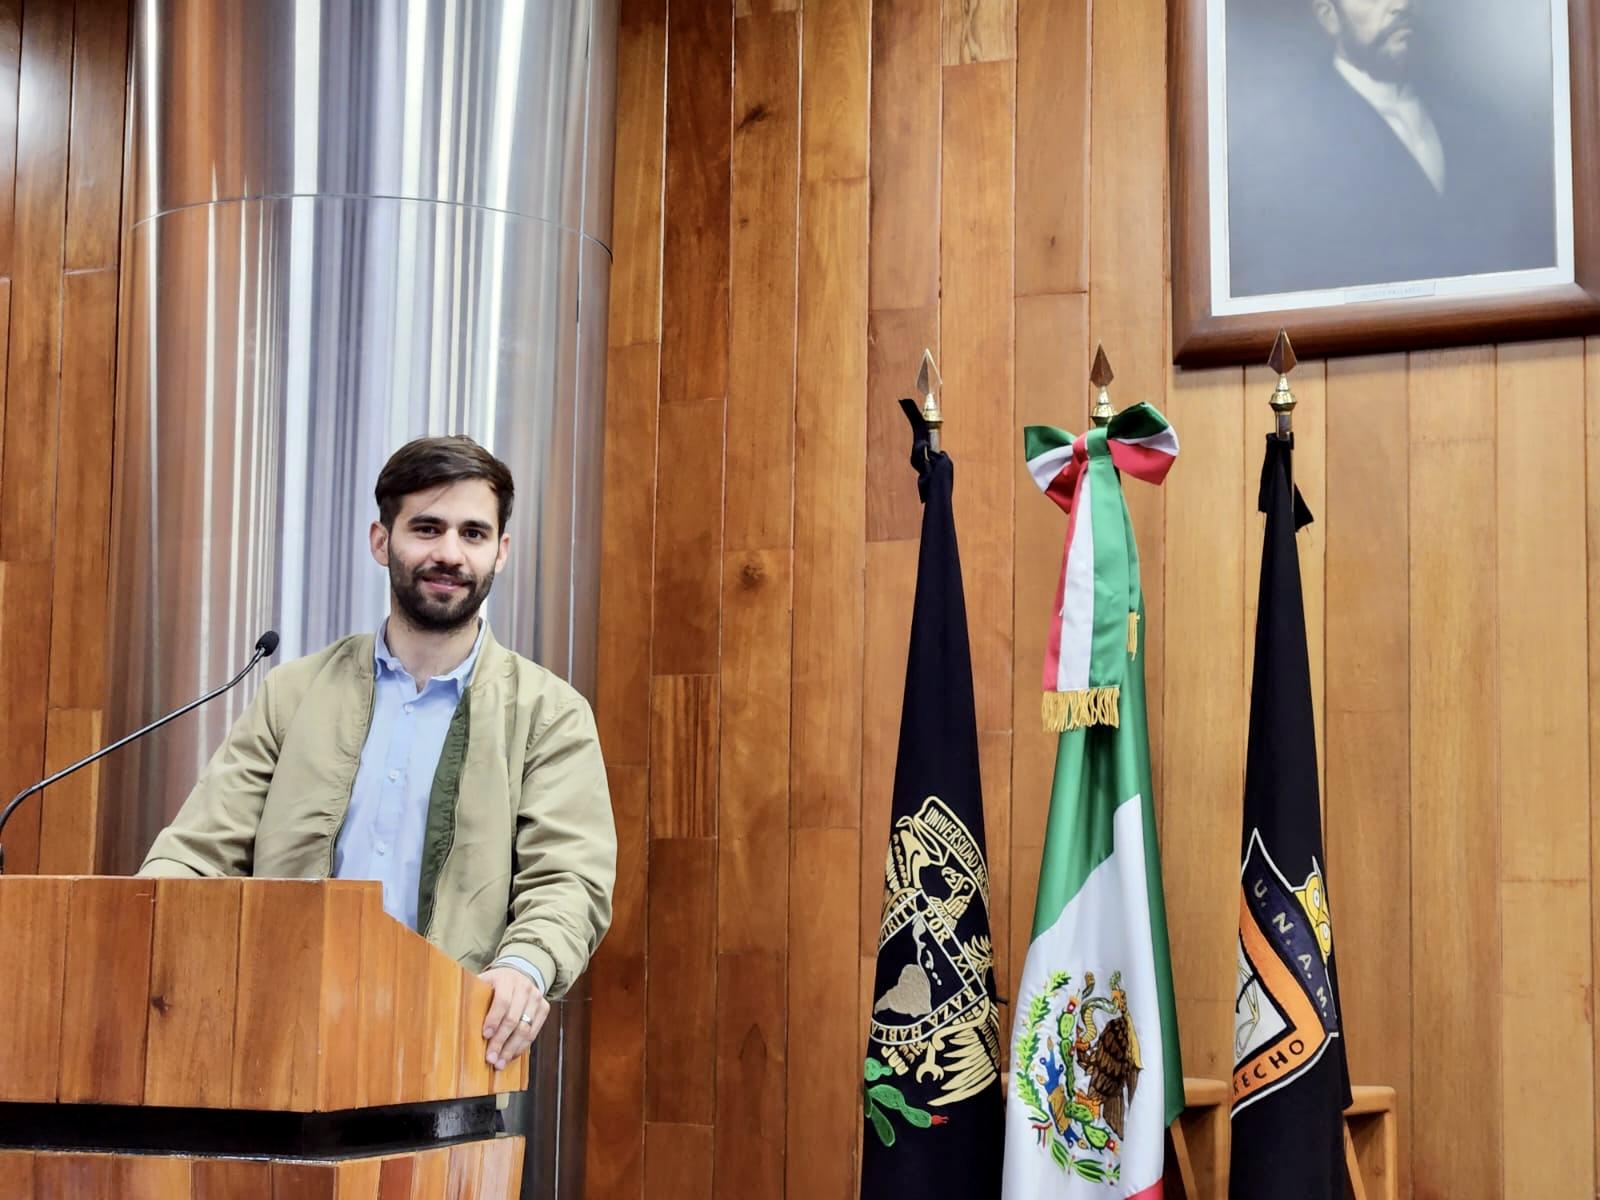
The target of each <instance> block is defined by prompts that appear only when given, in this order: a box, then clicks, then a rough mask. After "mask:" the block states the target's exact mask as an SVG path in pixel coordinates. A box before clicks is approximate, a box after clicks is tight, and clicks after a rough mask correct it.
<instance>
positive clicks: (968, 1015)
mask: <svg viewBox="0 0 1600 1200" xmlns="http://www.w3.org/2000/svg"><path fill="white" fill-rule="evenodd" d="M884 871H885V877H886V880H887V883H888V886H887V888H886V890H885V894H884V906H883V922H882V925H881V927H880V931H879V935H878V953H879V956H880V957H882V956H883V955H884V954H885V952H886V951H887V952H888V953H890V954H891V955H892V956H893V957H894V958H895V959H896V960H898V961H900V962H902V963H903V965H902V966H901V968H900V973H899V976H898V978H897V979H895V981H894V983H893V984H892V985H891V986H890V987H889V988H888V989H887V990H886V991H884V993H883V994H882V995H880V996H877V997H875V998H874V1000H873V1005H872V1025H871V1029H870V1034H869V1037H870V1051H872V1052H875V1054H874V1053H871V1052H869V1054H868V1057H867V1061H866V1066H865V1071H864V1086H865V1091H866V1099H865V1105H866V1112H867V1116H868V1119H869V1120H870V1121H871V1122H872V1126H873V1129H874V1130H875V1132H876V1133H877V1135H878V1138H879V1139H880V1140H881V1141H882V1142H883V1143H884V1144H885V1145H893V1144H894V1127H893V1123H892V1121H891V1120H890V1117H889V1114H890V1113H899V1114H900V1116H901V1117H903V1118H904V1119H905V1120H906V1121H907V1122H908V1123H909V1124H911V1125H913V1126H916V1127H917V1128H922V1129H926V1128H928V1127H929V1126H930V1125H940V1124H944V1123H945V1121H944V1118H942V1117H940V1116H937V1115H933V1114H930V1113H928V1112H927V1111H926V1110H924V1109H920V1108H918V1107H916V1106H915V1105H914V1104H912V1103H911V1102H910V1101H909V1100H908V1098H907V1097H906V1095H905V1092H904V1091H903V1090H902V1089H901V1088H900V1087H897V1086H896V1084H895V1083H894V1082H891V1081H892V1080H896V1079H905V1077H907V1076H909V1079H910V1081H914V1082H915V1083H917V1084H919V1085H927V1084H930V1083H931V1084H933V1085H934V1086H935V1088H936V1091H935V1094H933V1095H932V1096H931V1097H929V1098H928V1099H927V1104H928V1105H929V1107H931V1108H938V1107H942V1106H946V1105H952V1104H956V1103H958V1102H960V1101H962V1100H965V1099H967V1098H968V1097H971V1096H976V1095H977V1094H978V1093H980V1092H982V1091H983V1089H984V1088H986V1087H989V1086H990V1085H991V1084H993V1083H994V1082H995V1081H996V1079H997V1078H998V1077H999V1073H1000V1013H999V1009H998V1007H997V1006H996V1005H995V1002H994V996H993V992H992V989H991V986H990V980H991V978H992V972H993V967H994V950H993V947H992V945H991V943H990V940H989V935H988V933H987V929H988V909H989V872H988V868H987V867H986V866H985V865H984V860H983V853H982V851H981V850H980V849H979V847H978V844H977V842H976V840H975V839H974V838H973V836H972V833H971V831H970V830H968V828H967V826H966V824H965V823H964V822H963V821H962V820H961V819H960V818H959V817H958V816H956V814H955V813H954V812H953V811H952V810H951V808H950V807H949V805H947V804H945V802H944V801H942V800H940V799H939V798H938V797H937V796H929V797H928V798H927V799H926V800H924V801H923V802H922V806H921V808H919V809H918V810H917V812H916V814H915V815H913V816H909V817H901V818H900V819H899V820H897V821H896V822H895V824H894V829H893V830H892V831H891V834H890V838H889V853H888V859H887V862H886V865H885V868H884ZM969 913H970V914H971V917H972V918H973V919H972V920H971V921H968V920H967V919H966V918H967V917H968V914H969ZM969 924H970V925H972V926H974V929H973V930H971V931H970V932H969V931H967V930H966V928H965V927H966V926H968V925H969ZM918 1090H922V1089H920V1088H919V1089H918Z"/></svg>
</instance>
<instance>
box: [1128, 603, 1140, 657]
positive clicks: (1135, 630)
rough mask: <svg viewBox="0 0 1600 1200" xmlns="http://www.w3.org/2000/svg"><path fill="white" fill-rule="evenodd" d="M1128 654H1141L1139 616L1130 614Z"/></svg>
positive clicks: (1133, 613) (1134, 613)
mask: <svg viewBox="0 0 1600 1200" xmlns="http://www.w3.org/2000/svg"><path fill="white" fill-rule="evenodd" d="M1128 653H1129V654H1137V653H1139V614H1138V613H1136V612H1131V613H1129V614H1128Z"/></svg>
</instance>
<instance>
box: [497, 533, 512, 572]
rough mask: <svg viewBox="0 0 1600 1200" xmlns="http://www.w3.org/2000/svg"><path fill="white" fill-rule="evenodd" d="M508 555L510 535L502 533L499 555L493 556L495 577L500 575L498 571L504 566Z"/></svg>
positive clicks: (509, 551) (509, 552) (509, 553)
mask: <svg viewBox="0 0 1600 1200" xmlns="http://www.w3.org/2000/svg"><path fill="white" fill-rule="evenodd" d="M510 555H511V535H510V534H509V533H502V534H501V535H500V553H499V554H496V555H495V556H494V573H495V574H496V575H498V574H500V569H501V568H502V567H504V566H505V565H506V559H507V558H508V557H510Z"/></svg>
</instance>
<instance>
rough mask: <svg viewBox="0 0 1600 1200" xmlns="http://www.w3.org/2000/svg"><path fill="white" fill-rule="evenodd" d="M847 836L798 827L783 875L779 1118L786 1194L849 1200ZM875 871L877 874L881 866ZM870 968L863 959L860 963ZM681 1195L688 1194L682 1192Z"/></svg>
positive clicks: (854, 974)
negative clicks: (784, 996) (785, 1031)
mask: <svg viewBox="0 0 1600 1200" xmlns="http://www.w3.org/2000/svg"><path fill="white" fill-rule="evenodd" d="M860 854H861V848H860V834H859V833H858V832H857V831H856V830H854V829H809V828H807V829H796V830H795V832H794V857H793V860H792V862H791V864H790V869H789V895H790V908H789V1046H790V1048H791V1049H790V1052H789V1054H788V1096H787V1104H786V1110H785V1114H784V1115H785V1118H786V1129H787V1145H788V1147H789V1154H788V1159H787V1163H786V1166H785V1172H784V1174H785V1180H786V1184H787V1187H786V1191H785V1193H784V1194H785V1195H788V1196H806V1197H817V1198H819V1200H847V1197H851V1196H853V1195H855V1189H856V1168H857V1162H858V1158H857V1154H856V1153H855V1152H853V1151H852V1150H850V1148H851V1147H854V1146H856V1145H857V1139H858V1135H859V1134H860V1132H861V1127H862V1122H861V1080H860V1074H861V1045H862V1039H863V1038H864V1037H865V1033H866V1031H865V1029H864V1028H862V1027H860V1025H859V1022H858V1021H857V1020H856V1019H855V1017H856V1012H857V1010H858V1008H859V1007H860V1005H861V999H860V997H861V989H862V986H863V984H862V980H861V976H862V973H863V964H862V960H861V957H860V955H859V953H858V952H857V949H856V945H855V940H854V939H853V938H851V937H850V936H849V931H850V930H852V929H854V928H856V922H857V920H858V913H857V911H856V906H857V903H858V900H857V893H856V889H855V888H851V887H840V886H838V883H839V879H840V876H841V872H842V873H844V874H845V876H846V877H848V873H849V871H851V870H852V869H853V868H854V866H855V864H856V863H858V862H859V861H860ZM879 870H880V871H881V870H882V863H881V860H880V863H879ZM866 966H867V967H868V968H870V966H871V963H870V960H869V961H868V963H867V964H866ZM685 1194H687V1193H685Z"/></svg>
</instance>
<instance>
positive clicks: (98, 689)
mask: <svg viewBox="0 0 1600 1200" xmlns="http://www.w3.org/2000/svg"><path fill="white" fill-rule="evenodd" d="M62 309H63V311H62V347H61V432H60V449H59V455H60V458H59V471H58V474H57V476H56V488H55V511H56V527H55V548H54V554H53V556H52V557H53V558H54V561H55V583H54V589H53V590H54V598H53V610H54V611H53V614H52V619H51V623H50V706H51V707H52V708H84V709H93V708H99V707H100V706H101V705H102V704H103V703H104V701H105V696H104V692H105V665H104V664H105V637H106V635H105V627H106V570H107V558H106V546H107V538H108V537H109V534H110V529H111V446H112V433H113V428H112V427H113V417H114V414H115V410H116V387H115V385H116V347H117V273H116V271H115V270H114V269H106V270H98V271H83V272H78V273H75V274H71V275H66V276H63V277H62ZM92 748H93V747H91V749H92Z"/></svg>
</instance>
